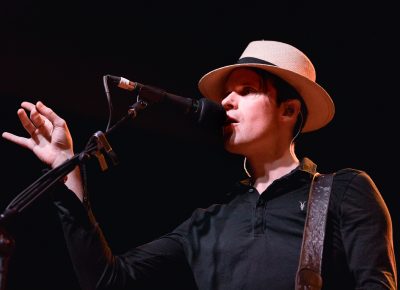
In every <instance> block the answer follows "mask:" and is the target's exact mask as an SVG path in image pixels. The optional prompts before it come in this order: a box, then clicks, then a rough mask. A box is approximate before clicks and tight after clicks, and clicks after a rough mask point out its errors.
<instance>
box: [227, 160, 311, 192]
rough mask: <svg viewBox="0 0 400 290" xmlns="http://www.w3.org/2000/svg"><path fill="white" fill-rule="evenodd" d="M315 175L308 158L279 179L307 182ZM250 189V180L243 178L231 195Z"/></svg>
mask: <svg viewBox="0 0 400 290" xmlns="http://www.w3.org/2000/svg"><path fill="white" fill-rule="evenodd" d="M315 173H317V165H316V164H315V163H314V162H312V161H311V160H310V159H309V158H307V157H304V158H303V159H302V160H301V161H300V163H299V166H297V167H296V168H295V169H293V170H292V171H291V172H289V173H288V174H286V175H284V176H282V177H281V178H280V179H283V178H285V179H287V178H298V179H299V180H300V179H301V180H305V181H309V180H310V179H312V177H313V176H314V174H315ZM250 187H251V180H250V178H245V179H242V180H240V181H238V182H237V183H236V184H235V185H234V188H233V192H232V193H243V192H246V191H247V190H248V189H249V188H250Z"/></svg>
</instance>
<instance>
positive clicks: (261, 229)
mask: <svg viewBox="0 0 400 290" xmlns="http://www.w3.org/2000/svg"><path fill="white" fill-rule="evenodd" d="M315 171H316V166H315V164H314V163H312V162H311V161H310V160H308V159H306V158H305V159H304V160H303V161H302V162H301V164H300V166H299V167H298V168H297V169H295V170H293V171H292V172H290V173H289V174H287V175H285V176H283V177H282V178H280V179H278V180H275V181H274V182H273V183H272V184H271V185H270V186H269V187H268V188H267V189H266V190H265V191H264V192H263V193H261V194H259V193H258V192H257V190H256V189H255V188H253V187H252V186H251V185H249V184H246V183H244V182H241V183H239V184H238V186H237V187H236V188H235V190H233V192H232V194H231V196H232V198H231V200H230V201H229V202H227V203H225V204H215V205H212V206H210V207H209V208H207V209H197V210H195V211H194V212H193V214H192V216H191V217H190V218H189V219H187V220H186V221H185V222H183V223H182V224H181V225H179V226H178V227H177V228H176V229H175V230H174V231H172V232H171V233H169V234H166V235H165V236H162V237H160V238H159V239H156V240H154V241H152V242H150V243H147V244H145V245H142V246H139V247H136V248H133V249H130V250H128V251H127V252H126V253H125V254H123V255H119V256H115V255H113V254H112V252H111V250H110V248H109V247H108V246H107V243H106V242H105V239H104V237H103V235H102V233H101V230H100V228H99V227H98V225H97V223H96V221H95V219H94V217H93V214H92V212H91V210H90V209H86V208H85V207H84V206H83V205H82V204H81V203H80V201H79V200H78V199H77V198H76V197H75V196H74V194H73V193H71V192H69V191H68V190H66V189H65V190H61V191H59V192H58V193H57V194H56V195H55V205H56V207H57V209H58V213H59V216H60V219H61V223H62V227H63V230H64V234H65V239H66V243H67V247H68V250H69V252H70V255H71V258H72V261H73V265H74V267H75V270H76V273H77V276H78V279H79V281H80V284H81V286H82V288H83V289H96V287H97V289H136V288H135V286H137V287H138V288H139V287H142V286H143V287H144V289H153V288H151V286H148V288H146V285H154V281H165V284H163V285H165V286H166V287H165V288H168V289H176V288H169V287H168V285H167V283H168V281H169V280H173V279H175V278H176V277H182V276H185V277H186V278H189V279H182V280H185V281H186V282H187V283H186V285H185V287H186V288H185V289H189V288H188V287H190V283H191V278H192V277H193V278H194V280H193V284H196V286H194V287H195V288H196V287H197V288H198V289H204V290H213V289H224V290H228V289H251V290H257V289H263V290H265V289H277V290H286V289H287V290H289V289H290V290H293V289H294V281H295V273H296V270H297V267H298V263H299V254H300V248H301V242H302V234H303V228H304V222H305V217H306V210H307V199H308V192H309V188H310V184H311V180H312V176H313V174H314V173H315ZM326 231H327V232H326V239H325V244H324V256H323V265H322V267H323V269H322V276H323V289H325V290H326V289H341V290H346V289H397V286H396V285H397V284H396V283H397V281H396V280H397V277H396V265H395V258H394V257H395V255H394V251H393V240H392V224H391V218H390V215H389V212H388V209H387V207H386V205H385V203H384V201H383V199H382V197H381V195H380V193H379V191H378V189H377V188H376V186H375V185H374V183H373V181H372V180H371V179H370V177H369V176H368V175H367V174H366V173H365V172H362V171H358V170H354V169H344V170H340V171H338V172H337V173H336V174H335V177H334V181H333V187H332V193H331V199H330V203H329V210H328V220H327V229H326ZM174 273H175V276H174ZM174 277H175V278H174ZM178 279H179V278H178ZM163 283H164V282H163ZM158 285H159V284H158Z"/></svg>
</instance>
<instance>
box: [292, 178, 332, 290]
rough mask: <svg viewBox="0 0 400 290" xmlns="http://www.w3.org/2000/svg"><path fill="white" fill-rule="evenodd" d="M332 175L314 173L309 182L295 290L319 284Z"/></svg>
mask: <svg viewBox="0 0 400 290" xmlns="http://www.w3.org/2000/svg"><path fill="white" fill-rule="evenodd" d="M333 176H334V174H319V173H316V174H315V175H314V178H313V181H312V183H311V187H310V192H309V198H308V199H309V201H308V205H307V217H306V222H305V225H304V233H303V243H302V248H301V254H300V261H299V268H298V271H297V274H296V288H295V289H296V290H319V289H321V288H322V277H321V262H322V252H323V248H324V237H325V227H326V217H327V213H328V205H329V197H330V193H331V189H332V181H333Z"/></svg>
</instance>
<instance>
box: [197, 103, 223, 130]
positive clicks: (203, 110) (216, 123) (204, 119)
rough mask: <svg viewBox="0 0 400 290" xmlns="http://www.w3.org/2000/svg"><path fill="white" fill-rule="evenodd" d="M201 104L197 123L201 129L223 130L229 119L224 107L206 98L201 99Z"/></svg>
mask: <svg viewBox="0 0 400 290" xmlns="http://www.w3.org/2000/svg"><path fill="white" fill-rule="evenodd" d="M199 104H200V105H199V112H198V118H197V123H198V124H199V125H200V126H201V127H216V128H219V127H221V128H222V126H223V124H224V123H225V121H226V118H227V116H226V111H225V109H224V108H223V107H222V105H221V104H219V103H217V102H215V101H212V100H210V99H206V98H201V99H200V100H199Z"/></svg>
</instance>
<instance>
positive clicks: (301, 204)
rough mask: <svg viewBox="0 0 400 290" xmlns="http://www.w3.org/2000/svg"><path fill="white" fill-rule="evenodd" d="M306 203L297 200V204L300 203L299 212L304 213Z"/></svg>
mask: <svg viewBox="0 0 400 290" xmlns="http://www.w3.org/2000/svg"><path fill="white" fill-rule="evenodd" d="M306 202H307V201H306V200H305V201H300V200H299V203H300V210H301V211H304V208H305V206H306Z"/></svg>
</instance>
